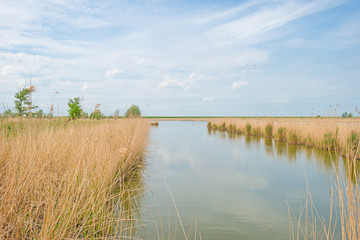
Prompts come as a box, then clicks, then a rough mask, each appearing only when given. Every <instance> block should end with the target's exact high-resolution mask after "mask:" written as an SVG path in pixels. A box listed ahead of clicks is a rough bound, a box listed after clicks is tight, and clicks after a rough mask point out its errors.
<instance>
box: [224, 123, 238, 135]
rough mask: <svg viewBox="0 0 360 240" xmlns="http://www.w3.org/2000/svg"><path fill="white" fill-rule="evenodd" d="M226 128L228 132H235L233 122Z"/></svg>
mask: <svg viewBox="0 0 360 240" xmlns="http://www.w3.org/2000/svg"><path fill="white" fill-rule="evenodd" d="M226 130H227V131H228V132H230V133H234V132H236V127H235V125H234V124H230V125H229V126H228V127H227V129H226Z"/></svg>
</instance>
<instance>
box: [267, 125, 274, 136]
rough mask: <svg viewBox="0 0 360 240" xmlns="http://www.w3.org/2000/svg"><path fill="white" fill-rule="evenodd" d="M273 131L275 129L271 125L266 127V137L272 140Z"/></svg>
mask: <svg viewBox="0 0 360 240" xmlns="http://www.w3.org/2000/svg"><path fill="white" fill-rule="evenodd" d="M272 130H273V127H272V125H271V124H268V125H266V127H265V137H267V138H271V137H272Z"/></svg>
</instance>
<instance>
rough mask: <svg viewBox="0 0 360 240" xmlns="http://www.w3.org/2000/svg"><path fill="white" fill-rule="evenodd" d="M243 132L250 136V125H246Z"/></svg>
mask: <svg viewBox="0 0 360 240" xmlns="http://www.w3.org/2000/svg"><path fill="white" fill-rule="evenodd" d="M245 131H246V135H250V134H251V125H250V124H249V123H248V124H246V126H245Z"/></svg>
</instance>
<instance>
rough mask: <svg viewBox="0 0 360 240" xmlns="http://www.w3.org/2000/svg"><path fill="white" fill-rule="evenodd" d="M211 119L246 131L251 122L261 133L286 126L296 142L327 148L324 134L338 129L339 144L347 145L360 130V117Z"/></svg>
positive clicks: (217, 123)
mask: <svg viewBox="0 0 360 240" xmlns="http://www.w3.org/2000/svg"><path fill="white" fill-rule="evenodd" d="M209 121H211V123H212V124H216V125H218V126H220V125H221V124H223V123H225V124H226V126H229V125H230V124H233V125H235V126H236V128H237V129H240V131H242V132H245V126H246V125H247V124H250V125H251V128H252V129H256V128H259V129H260V130H261V131H262V133H261V135H264V134H265V132H264V131H265V128H266V125H271V126H272V127H273V128H272V131H273V134H276V132H277V130H278V128H284V129H286V130H287V133H288V134H292V135H293V136H294V134H296V136H297V139H296V144H307V142H310V144H312V145H313V146H316V147H319V148H326V146H325V145H326V144H324V142H323V140H324V135H325V134H329V133H330V134H332V136H335V135H336V131H337V129H338V136H337V139H338V144H339V146H346V143H347V138H348V137H349V135H350V134H351V132H352V131H355V132H357V133H359V132H360V118H352V119H342V118H216V119H209Z"/></svg>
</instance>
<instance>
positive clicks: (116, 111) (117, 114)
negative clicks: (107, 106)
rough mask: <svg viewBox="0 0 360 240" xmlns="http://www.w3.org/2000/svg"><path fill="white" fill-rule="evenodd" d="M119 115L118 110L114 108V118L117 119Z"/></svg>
mask: <svg viewBox="0 0 360 240" xmlns="http://www.w3.org/2000/svg"><path fill="white" fill-rule="evenodd" d="M119 116H120V110H119V109H116V110H115V112H114V119H118V118H119Z"/></svg>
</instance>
